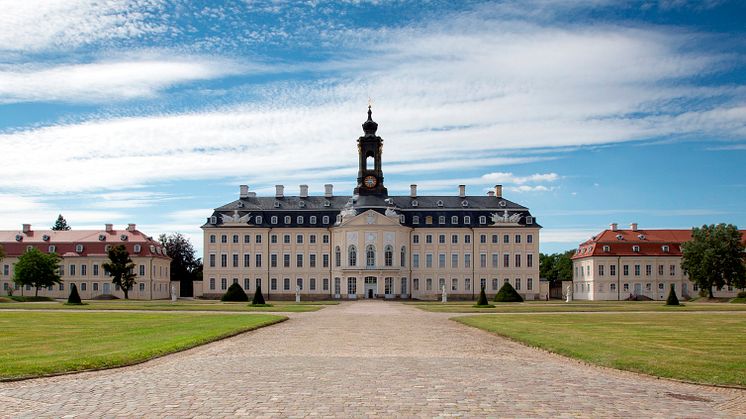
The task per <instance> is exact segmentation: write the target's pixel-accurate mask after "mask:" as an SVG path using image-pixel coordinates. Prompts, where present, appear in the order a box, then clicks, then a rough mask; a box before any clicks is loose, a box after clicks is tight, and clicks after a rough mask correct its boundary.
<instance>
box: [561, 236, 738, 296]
mask: <svg viewBox="0 0 746 419" xmlns="http://www.w3.org/2000/svg"><path fill="white" fill-rule="evenodd" d="M741 235H742V237H743V241H744V242H746V230H741ZM691 238H692V231H691V230H647V229H640V228H639V227H638V225H637V223H632V224H631V225H630V228H629V229H628V230H625V229H620V228H619V227H618V225H617V224H611V226H610V228H609V229H607V230H604V231H602V232H601V233H599V234H598V235H596V236H593V237H591V238H590V239H589V240H587V241H585V242H583V243H581V244H580V246H579V247H578V249H577V250H576V251H575V255H573V257H572V260H573V290H572V291H573V292H572V296H573V298H574V299H576V300H625V299H627V298H629V297H633V298H635V297H638V298H639V297H642V298H644V299H647V298H649V299H652V300H665V299H666V298H667V297H668V293H669V291H670V289H671V285H673V286H674V289H675V290H676V294H677V295H678V296H679V297H684V298H689V297H696V296H697V295H698V293H699V291H700V290H699V289H698V288H697V286H696V285H695V284H694V283H692V282H691V281H690V280H689V277H688V276H687V275H686V272H684V270H683V269H682V268H681V255H682V253H681V245H682V244H684V243H686V242H687V241H689V240H691ZM738 291H743V290H742V289H741V290H739V289H734V288H733V287H729V286H725V287H723V288H722V289H715V290H714V291H713V295H714V296H715V297H735V296H736V294H737V293H738Z"/></svg>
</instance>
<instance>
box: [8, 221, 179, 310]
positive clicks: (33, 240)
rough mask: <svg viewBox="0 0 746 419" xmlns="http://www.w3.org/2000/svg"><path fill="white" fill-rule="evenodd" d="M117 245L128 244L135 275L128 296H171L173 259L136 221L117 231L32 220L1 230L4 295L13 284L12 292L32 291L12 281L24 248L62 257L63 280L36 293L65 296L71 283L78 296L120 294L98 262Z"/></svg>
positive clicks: (27, 293) (93, 296)
mask: <svg viewBox="0 0 746 419" xmlns="http://www.w3.org/2000/svg"><path fill="white" fill-rule="evenodd" d="M120 244H121V245H124V246H125V247H126V248H127V251H128V252H129V254H130V257H131V258H132V262H133V263H134V264H135V274H136V275H137V278H136V279H135V286H134V287H133V289H132V290H130V292H129V297H130V298H132V299H139V300H153V299H163V298H169V296H170V292H171V281H170V278H169V268H170V265H171V258H169V257H168V256H166V250H165V249H164V248H163V246H161V244H160V243H159V242H157V241H155V240H153V238H152V237H149V236H147V235H145V234H143V233H142V232H140V231H138V230H137V226H136V225H135V224H129V225H128V226H127V228H126V229H123V230H115V229H114V227H113V225H112V224H106V225H105V228H104V229H103V230H67V231H55V230H33V229H32V228H31V225H30V224H24V225H23V228H22V229H21V230H0V245H1V246H2V247H3V249H4V250H5V258H4V259H2V260H0V287H2V293H3V294H8V291H9V289H10V288H12V289H13V294H14V295H33V293H34V292H35V290H33V289H31V288H30V287H23V288H22V287H19V286H18V285H16V284H15V283H14V282H13V270H14V266H15V263H16V262H17V261H18V258H19V257H20V256H21V255H22V254H23V253H24V252H26V251H27V250H29V249H31V248H36V249H39V250H40V251H42V252H44V253H56V254H58V255H60V256H61V257H62V261H61V262H60V273H61V274H62V284H60V285H55V286H54V287H52V288H46V289H40V290H39V295H40V296H47V297H52V298H67V296H68V295H69V293H70V284H75V285H76V286H77V287H78V293H79V294H80V297H81V298H82V299H92V298H95V297H97V296H100V295H102V294H110V295H114V296H116V297H119V298H123V297H124V293H123V292H122V290H121V289H119V287H116V286H114V284H112V283H111V277H110V276H109V275H108V274H107V273H106V272H105V271H104V269H103V267H102V265H103V264H104V263H106V262H108V261H109V258H108V256H107V252H108V250H109V249H110V248H111V247H112V246H118V245H120Z"/></svg>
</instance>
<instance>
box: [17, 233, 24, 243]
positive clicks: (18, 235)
mask: <svg viewBox="0 0 746 419" xmlns="http://www.w3.org/2000/svg"><path fill="white" fill-rule="evenodd" d="M21 240H23V236H21V235H20V234H16V241H17V242H19V241H21Z"/></svg>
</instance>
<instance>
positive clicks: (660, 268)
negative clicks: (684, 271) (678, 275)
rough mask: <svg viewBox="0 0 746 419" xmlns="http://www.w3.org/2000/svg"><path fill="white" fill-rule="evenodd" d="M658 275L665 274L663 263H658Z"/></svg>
mask: <svg viewBox="0 0 746 419" xmlns="http://www.w3.org/2000/svg"><path fill="white" fill-rule="evenodd" d="M658 275H660V276H663V265H658Z"/></svg>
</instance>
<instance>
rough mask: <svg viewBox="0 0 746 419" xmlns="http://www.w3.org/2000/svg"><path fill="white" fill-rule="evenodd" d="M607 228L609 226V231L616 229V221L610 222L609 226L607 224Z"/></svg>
mask: <svg viewBox="0 0 746 419" xmlns="http://www.w3.org/2000/svg"><path fill="white" fill-rule="evenodd" d="M609 228H611V231H617V223H611V226H609Z"/></svg>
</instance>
